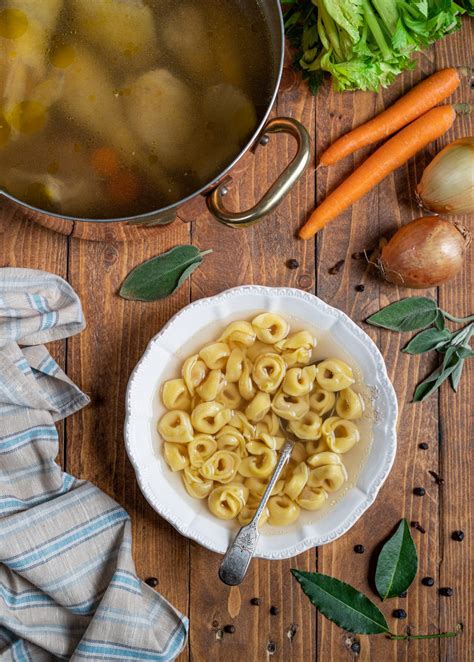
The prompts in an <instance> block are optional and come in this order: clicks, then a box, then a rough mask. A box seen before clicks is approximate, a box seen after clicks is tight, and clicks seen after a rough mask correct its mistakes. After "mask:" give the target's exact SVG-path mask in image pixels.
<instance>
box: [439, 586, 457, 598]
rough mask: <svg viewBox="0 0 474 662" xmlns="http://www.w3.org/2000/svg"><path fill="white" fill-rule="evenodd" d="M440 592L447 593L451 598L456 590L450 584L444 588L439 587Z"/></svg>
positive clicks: (441, 593)
mask: <svg viewBox="0 0 474 662" xmlns="http://www.w3.org/2000/svg"><path fill="white" fill-rule="evenodd" d="M438 593H439V594H440V595H445V596H446V597H447V598H450V597H451V596H452V594H453V593H454V591H453V589H452V588H450V587H449V586H443V588H440V589H439V591H438Z"/></svg>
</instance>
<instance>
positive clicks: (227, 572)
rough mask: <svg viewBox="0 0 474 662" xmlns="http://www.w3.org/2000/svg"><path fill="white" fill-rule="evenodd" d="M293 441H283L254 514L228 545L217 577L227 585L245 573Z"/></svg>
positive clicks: (236, 580)
mask: <svg viewBox="0 0 474 662" xmlns="http://www.w3.org/2000/svg"><path fill="white" fill-rule="evenodd" d="M293 446H294V442H292V441H285V443H284V444H283V447H282V449H281V453H280V458H279V460H278V463H277V465H276V467H275V470H274V472H273V475H272V477H271V479H270V482H269V483H268V485H267V487H266V489H265V492H264V493H263V496H262V500H261V501H260V504H259V506H258V508H257V510H256V511H255V515H254V516H253V517H252V519H251V520H250V522H249V523H248V524H246V525H245V526H243V527H242V528H241V529H240V531H239V532H238V533H237V535H236V536H235V538H234V541H233V542H232V543H231V545H230V546H229V548H228V550H227V552H226V554H225V556H224V559H223V561H222V563H221V565H220V568H219V577H220V579H221V580H222V581H223V582H224V584H228V585H229V586H236V585H237V584H241V583H242V581H243V580H244V577H245V575H246V573H247V570H248V567H249V565H250V561H251V560H252V557H253V555H254V554H255V549H256V547H257V542H258V538H259V535H260V532H259V530H258V522H259V519H260V516H261V515H262V513H263V511H264V510H265V506H266V505H267V502H268V499H269V498H270V496H271V493H272V490H273V488H274V486H275V483H276V482H277V480H278V478H279V477H280V474H281V472H282V470H283V467H284V466H285V464H286V463H287V462H288V460H289V458H290V455H291V451H292V450H293Z"/></svg>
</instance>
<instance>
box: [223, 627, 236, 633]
mask: <svg viewBox="0 0 474 662" xmlns="http://www.w3.org/2000/svg"><path fill="white" fill-rule="evenodd" d="M224 632H227V634H234V632H235V625H224Z"/></svg>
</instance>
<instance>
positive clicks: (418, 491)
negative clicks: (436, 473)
mask: <svg viewBox="0 0 474 662" xmlns="http://www.w3.org/2000/svg"><path fill="white" fill-rule="evenodd" d="M413 494H414V495H415V496H425V494H426V490H425V488H424V487H415V489H414V490H413Z"/></svg>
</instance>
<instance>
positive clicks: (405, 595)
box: [398, 591, 408, 598]
mask: <svg viewBox="0 0 474 662" xmlns="http://www.w3.org/2000/svg"><path fill="white" fill-rule="evenodd" d="M407 595H408V591H403V593H400V595H399V596H398V597H399V598H406V597H407Z"/></svg>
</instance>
